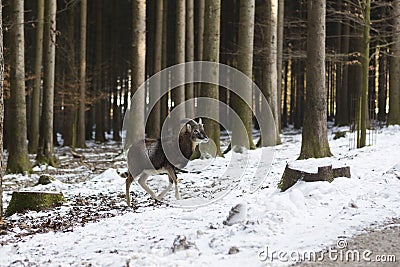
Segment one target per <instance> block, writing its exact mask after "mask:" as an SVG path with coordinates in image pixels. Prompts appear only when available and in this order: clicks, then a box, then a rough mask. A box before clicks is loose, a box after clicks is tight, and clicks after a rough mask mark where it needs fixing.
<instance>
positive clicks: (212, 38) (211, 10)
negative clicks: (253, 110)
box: [200, 0, 221, 155]
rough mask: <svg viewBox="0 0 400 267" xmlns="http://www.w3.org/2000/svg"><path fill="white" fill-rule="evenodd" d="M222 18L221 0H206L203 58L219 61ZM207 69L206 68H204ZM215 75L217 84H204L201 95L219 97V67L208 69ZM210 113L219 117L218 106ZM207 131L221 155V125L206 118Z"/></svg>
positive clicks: (211, 109) (210, 110) (212, 107)
mask: <svg viewBox="0 0 400 267" xmlns="http://www.w3.org/2000/svg"><path fill="white" fill-rule="evenodd" d="M220 18H221V1H220V0H205V10H204V43H203V49H204V50H203V60H204V61H212V62H217V63H219V49H220V47H219V44H220ZM203 71H205V70H203ZM207 71H208V72H209V73H210V74H212V75H213V79H214V81H215V84H208V83H207V84H202V86H201V91H200V95H201V96H203V97H208V98H214V99H216V100H218V99H219V92H218V87H219V86H218V85H217V84H218V82H219V69H218V67H216V68H215V69H211V70H207ZM207 108H208V110H209V113H210V114H211V115H213V116H214V117H215V118H218V115H219V108H218V106H211V107H207ZM204 127H205V131H206V133H207V135H208V137H209V138H211V139H212V140H213V141H214V143H215V145H216V149H217V155H221V149H220V126H219V123H218V120H217V121H214V120H211V119H205V120H204Z"/></svg>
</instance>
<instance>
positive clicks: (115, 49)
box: [110, 5, 122, 141]
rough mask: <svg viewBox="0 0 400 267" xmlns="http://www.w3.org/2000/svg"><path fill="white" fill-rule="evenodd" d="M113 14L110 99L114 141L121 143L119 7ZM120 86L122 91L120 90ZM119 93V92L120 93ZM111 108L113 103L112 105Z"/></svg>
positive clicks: (114, 9) (114, 8)
mask: <svg viewBox="0 0 400 267" xmlns="http://www.w3.org/2000/svg"><path fill="white" fill-rule="evenodd" d="M112 14H113V16H114V17H116V20H117V21H116V23H113V24H112V26H111V39H112V47H111V65H112V66H114V67H113V68H112V69H111V70H110V76H111V79H110V83H111V84H110V87H111V89H110V91H111V93H110V97H112V130H113V140H114V141H121V136H120V133H119V132H120V129H121V109H120V105H118V98H120V97H121V94H120V93H121V91H122V77H121V76H120V75H121V73H122V67H121V66H120V65H119V64H118V63H119V62H121V61H122V57H121V50H122V48H121V45H120V41H121V33H120V32H121V29H120V28H119V27H118V26H119V24H120V21H121V19H120V17H121V9H120V8H119V6H118V5H113V6H112ZM118 86H120V89H119V90H118ZM118 91H119V92H118ZM110 106H111V103H110Z"/></svg>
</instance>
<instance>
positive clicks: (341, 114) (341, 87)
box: [336, 19, 351, 126]
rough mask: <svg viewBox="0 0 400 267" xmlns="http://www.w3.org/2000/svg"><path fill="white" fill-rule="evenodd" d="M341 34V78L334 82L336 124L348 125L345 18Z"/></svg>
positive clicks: (346, 32)
mask: <svg viewBox="0 0 400 267" xmlns="http://www.w3.org/2000/svg"><path fill="white" fill-rule="evenodd" d="M342 30H343V36H342V37H341V39H342V40H341V52H342V54H343V55H345V57H344V59H343V60H344V64H342V65H341V68H342V72H341V74H342V79H341V81H340V83H336V88H337V89H336V94H337V95H338V102H337V103H336V113H337V115H336V124H337V125H339V126H343V125H349V123H350V121H349V119H350V116H349V115H350V111H349V110H350V104H351V101H349V99H348V95H349V92H348V86H349V83H348V80H349V78H348V77H349V67H348V53H349V41H350V38H349V36H350V22H349V20H347V19H346V20H345V21H344V22H343V27H342Z"/></svg>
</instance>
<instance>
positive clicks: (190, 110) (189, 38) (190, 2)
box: [185, 0, 194, 118]
mask: <svg viewBox="0 0 400 267" xmlns="http://www.w3.org/2000/svg"><path fill="white" fill-rule="evenodd" d="M193 14H194V0H186V51H185V57H186V62H192V61H193V60H194V15H193ZM185 71H186V80H188V81H191V80H193V77H194V72H193V68H188V67H186V68H185ZM192 98H194V84H193V83H188V84H186V85H185V99H186V100H188V99H192ZM185 108H186V117H188V118H193V117H194V104H193V102H190V103H189V102H186V105H185Z"/></svg>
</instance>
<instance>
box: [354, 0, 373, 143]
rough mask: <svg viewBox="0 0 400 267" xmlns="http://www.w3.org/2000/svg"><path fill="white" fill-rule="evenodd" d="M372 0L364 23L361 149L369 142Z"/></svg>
mask: <svg viewBox="0 0 400 267" xmlns="http://www.w3.org/2000/svg"><path fill="white" fill-rule="evenodd" d="M370 9H371V2H370V0H365V2H364V23H363V51H362V58H361V60H362V61H361V64H362V69H363V80H362V89H361V95H360V98H359V101H358V103H359V105H358V109H357V110H358V116H357V120H358V123H357V125H358V126H359V128H358V129H357V147H358V148H361V147H364V146H365V145H366V141H367V120H368V76H369V42H370V35H369V32H370V27H371V26H370Z"/></svg>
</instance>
